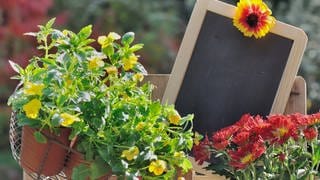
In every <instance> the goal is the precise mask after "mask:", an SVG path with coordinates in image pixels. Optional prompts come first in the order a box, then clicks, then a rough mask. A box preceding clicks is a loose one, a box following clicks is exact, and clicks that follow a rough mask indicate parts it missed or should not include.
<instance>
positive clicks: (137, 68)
mask: <svg viewBox="0 0 320 180" xmlns="http://www.w3.org/2000/svg"><path fill="white" fill-rule="evenodd" d="M133 70H134V71H135V72H139V73H142V74H143V75H147V74H148V72H147V70H146V69H145V68H144V67H143V65H142V64H140V63H137V64H136V65H135V66H134V67H133Z"/></svg>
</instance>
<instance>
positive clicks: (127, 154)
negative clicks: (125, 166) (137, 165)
mask: <svg viewBox="0 0 320 180" xmlns="http://www.w3.org/2000/svg"><path fill="white" fill-rule="evenodd" d="M138 154H139V148H138V147H137V146H133V147H131V148H130V149H129V150H124V151H122V154H121V157H123V158H126V159H127V160H128V161H131V160H132V159H135V158H137V156H138Z"/></svg>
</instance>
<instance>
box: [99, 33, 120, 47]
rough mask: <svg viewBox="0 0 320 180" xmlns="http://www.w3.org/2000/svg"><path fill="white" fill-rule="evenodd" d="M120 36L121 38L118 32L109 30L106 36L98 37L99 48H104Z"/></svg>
mask: <svg viewBox="0 0 320 180" xmlns="http://www.w3.org/2000/svg"><path fill="white" fill-rule="evenodd" d="M120 38H121V36H120V35H119V34H117V33H115V32H110V33H109V34H108V36H99V37H98V43H99V44H100V45H101V48H106V47H108V46H109V45H111V43H112V42H113V41H114V40H118V39H120Z"/></svg>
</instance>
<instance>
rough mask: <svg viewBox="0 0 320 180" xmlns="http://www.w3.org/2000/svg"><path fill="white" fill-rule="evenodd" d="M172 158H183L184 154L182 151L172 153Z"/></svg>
mask: <svg viewBox="0 0 320 180" xmlns="http://www.w3.org/2000/svg"><path fill="white" fill-rule="evenodd" d="M173 157H176V158H184V157H185V154H184V152H183V151H179V152H174V154H173Z"/></svg>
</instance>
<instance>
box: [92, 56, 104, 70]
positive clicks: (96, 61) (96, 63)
mask: <svg viewBox="0 0 320 180" xmlns="http://www.w3.org/2000/svg"><path fill="white" fill-rule="evenodd" d="M103 66H104V62H103V60H102V58H101V57H97V56H94V57H92V58H90V59H89V69H91V70H93V69H97V68H100V67H103Z"/></svg>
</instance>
